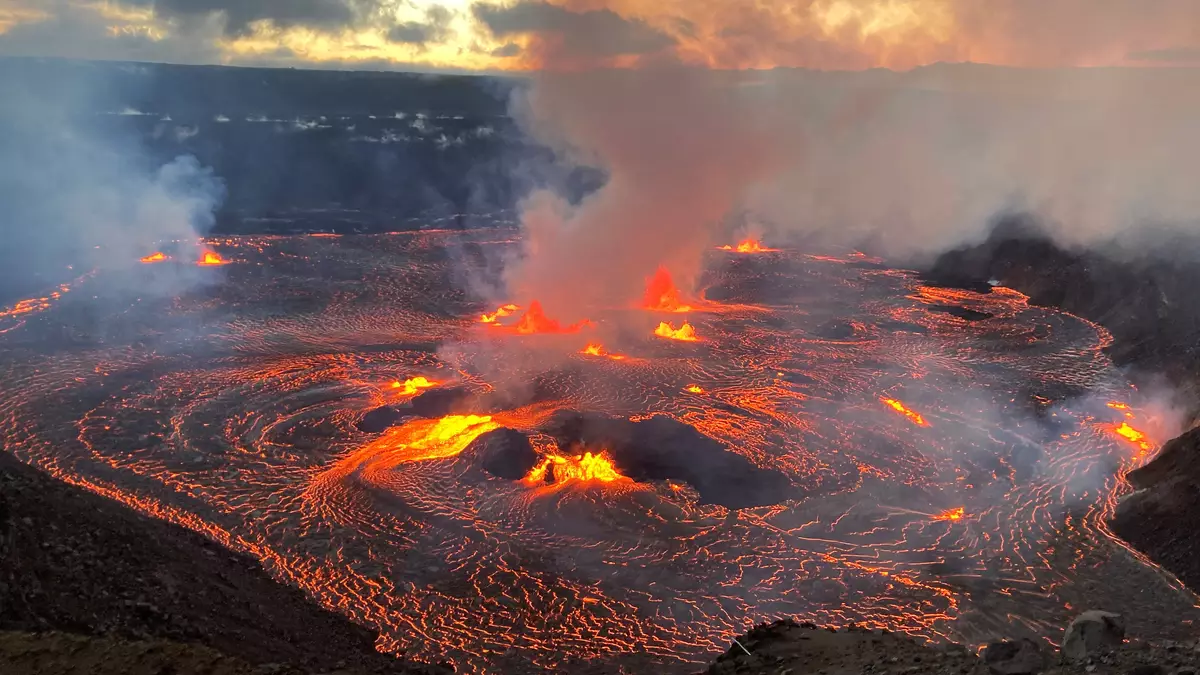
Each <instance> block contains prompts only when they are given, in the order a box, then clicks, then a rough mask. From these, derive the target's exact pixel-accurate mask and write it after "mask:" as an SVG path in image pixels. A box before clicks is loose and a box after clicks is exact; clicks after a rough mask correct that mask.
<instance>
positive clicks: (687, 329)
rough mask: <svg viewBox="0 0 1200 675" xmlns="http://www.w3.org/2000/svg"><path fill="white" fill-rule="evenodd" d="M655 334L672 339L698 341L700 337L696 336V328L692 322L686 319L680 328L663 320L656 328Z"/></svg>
mask: <svg viewBox="0 0 1200 675" xmlns="http://www.w3.org/2000/svg"><path fill="white" fill-rule="evenodd" d="M654 334H655V335H657V336H658V337H662V338H668V339H670V340H682V341H684V342H696V341H697V340H699V339H700V338H698V337H696V329H695V328H692V324H690V323H688V322H686V321H684V322H683V325H682V326H680V327H679V328H678V329H676V328H674V327H673V326H671V324H669V323H667V322H666V321H663V322H661V323H659V324H658V328H655V329H654Z"/></svg>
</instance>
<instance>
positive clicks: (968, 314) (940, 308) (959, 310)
mask: <svg viewBox="0 0 1200 675" xmlns="http://www.w3.org/2000/svg"><path fill="white" fill-rule="evenodd" d="M929 309H930V310H932V311H934V312H942V313H945V314H949V315H950V316H955V317H958V318H960V319H963V320H964V321H983V320H984V319H990V318H992V317H993V316H995V314H989V313H987V312H980V311H978V310H974V309H967V308H966V307H958V306H956V305H932V306H930V308H929Z"/></svg>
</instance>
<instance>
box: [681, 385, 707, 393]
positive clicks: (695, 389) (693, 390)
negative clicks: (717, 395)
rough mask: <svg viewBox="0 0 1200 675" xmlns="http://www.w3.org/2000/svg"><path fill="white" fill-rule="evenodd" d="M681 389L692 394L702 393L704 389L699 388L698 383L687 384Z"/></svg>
mask: <svg viewBox="0 0 1200 675" xmlns="http://www.w3.org/2000/svg"><path fill="white" fill-rule="evenodd" d="M683 390H684V391H687V392H691V393H693V394H703V393H704V390H703V389H701V388H700V385H698V384H689V385H688V386H686V387H684V389H683Z"/></svg>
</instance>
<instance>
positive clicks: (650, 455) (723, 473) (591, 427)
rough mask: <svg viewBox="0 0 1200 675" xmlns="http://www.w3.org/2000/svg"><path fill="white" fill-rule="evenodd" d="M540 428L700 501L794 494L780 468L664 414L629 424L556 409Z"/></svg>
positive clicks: (740, 503) (762, 500) (736, 505)
mask: <svg viewBox="0 0 1200 675" xmlns="http://www.w3.org/2000/svg"><path fill="white" fill-rule="evenodd" d="M545 431H546V433H548V434H550V435H551V436H553V437H554V439H555V440H556V441H557V442H558V444H559V446H560V447H563V448H575V447H581V448H582V447H590V448H605V449H607V450H608V452H609V453H611V455H612V458H613V461H614V462H615V463H616V465H617V468H618V469H619V470H620V471H621V473H622V474H623V475H625V476H628V477H629V478H632V479H633V480H638V481H651V480H672V479H673V480H679V481H683V482H685V483H687V484H689V485H691V486H692V487H693V488H695V489H696V492H697V493H699V495H700V503H702V504H720V505H721V506H724V507H726V508H730V509H743V508H749V507H753V506H766V505H768V504H778V503H779V502H782V501H784V500H785V499H796V498H799V497H800V495H799V494H798V493H797V492H796V490H795V487H794V486H793V485H792V482H791V481H790V480H788V477H787V476H786V475H784V474H783V473H782V472H779V471H772V470H770V469H761V468H759V467H757V466H755V465H754V464H752V463H751V462H749V461H747V460H746V458H745V457H742V456H741V455H738V454H735V453H733V452H730V451H728V450H726V449H725V447H724V446H723V445H721V444H720V443H718V442H717V441H715V440H713V439H712V438H709V437H708V436H705V435H704V434H702V433H700V432H699V431H697V430H696V429H694V428H692V427H690V426H688V425H686V424H683V423H681V422H678V421H676V420H673V419H671V418H669V417H659V416H654V417H651V418H649V419H646V420H642V421H640V422H631V421H629V420H625V419H621V418H616V417H608V416H605V415H599V414H593V413H582V412H578V411H574V410H560V411H558V412H556V413H555V414H554V416H553V417H552V418H551V419H550V420H549V422H548V423H547V425H546V429H545Z"/></svg>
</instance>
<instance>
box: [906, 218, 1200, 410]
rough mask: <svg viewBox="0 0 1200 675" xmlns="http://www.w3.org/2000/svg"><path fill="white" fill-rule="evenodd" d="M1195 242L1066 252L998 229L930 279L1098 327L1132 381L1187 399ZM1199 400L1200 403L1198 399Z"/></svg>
mask: <svg viewBox="0 0 1200 675" xmlns="http://www.w3.org/2000/svg"><path fill="white" fill-rule="evenodd" d="M1194 246H1195V242H1193V241H1187V242H1168V241H1165V240H1163V241H1160V242H1159V243H1158V244H1157V245H1155V246H1154V247H1153V248H1150V249H1146V250H1138V249H1137V248H1136V247H1133V246H1130V245H1121V244H1119V243H1115V242H1114V243H1112V244H1110V245H1108V246H1105V247H1102V248H1096V249H1083V248H1066V247H1063V246H1061V245H1059V244H1057V243H1055V242H1054V241H1052V240H1051V239H1050V238H1049V237H1048V236H1046V235H1045V234H1043V233H1041V232H1040V231H1039V230H1038V229H1037V228H1036V227H1035V226H1034V225H1032V224H1030V223H1029V222H1028V221H1025V220H1020V219H1013V220H1008V221H1003V222H1001V223H1000V224H999V225H998V226H997V227H996V228H995V229H994V230H993V231H992V233H991V235H990V236H989V237H988V239H987V240H985V241H984V242H983V243H981V244H979V245H976V246H970V247H964V248H960V249H956V250H953V251H949V252H947V253H944V254H942V255H941V256H940V257H939V258H938V259H937V260H936V261H935V262H934V264H933V265H932V266H931V267H930V268H929V269H928V270H927V271H926V272H925V275H926V277H927V278H928V279H930V280H931V281H934V282H939V283H946V284H950V285H956V286H968V287H978V286H979V285H980V284H982V283H986V282H988V281H998V282H1000V283H1001V284H1003V285H1005V286H1007V287H1009V288H1013V289H1016V290H1018V291H1020V292H1022V293H1025V294H1026V295H1028V296H1029V298H1030V302H1032V303H1034V304H1037V305H1043V306H1049V307H1056V308H1058V309H1061V310H1063V311H1066V312H1070V313H1072V314H1075V315H1078V316H1081V317H1084V318H1086V319H1089V320H1091V321H1094V322H1096V323H1098V324H1100V325H1101V326H1104V327H1105V328H1106V329H1108V330H1109V332H1110V333H1112V336H1113V344H1112V346H1111V347H1110V348H1109V350H1108V353H1109V356H1111V357H1112V359H1113V362H1114V363H1115V364H1116V365H1118V366H1128V367H1130V368H1131V370H1132V372H1133V374H1134V376H1135V377H1137V376H1139V375H1140V376H1145V375H1164V376H1166V377H1167V378H1168V379H1169V380H1170V381H1171V382H1172V384H1174V385H1175V386H1177V387H1181V388H1183V389H1185V390H1187V391H1188V392H1191V391H1193V388H1194V384H1193V383H1194V382H1196V381H1197V380H1198V379H1200V340H1197V336H1198V335H1200V303H1196V302H1194V300H1193V295H1194V292H1195V290H1194V289H1196V288H1200V256H1192V255H1190V251H1191V250H1192V249H1193V248H1194ZM1194 398H1195V400H1200V397H1194Z"/></svg>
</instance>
